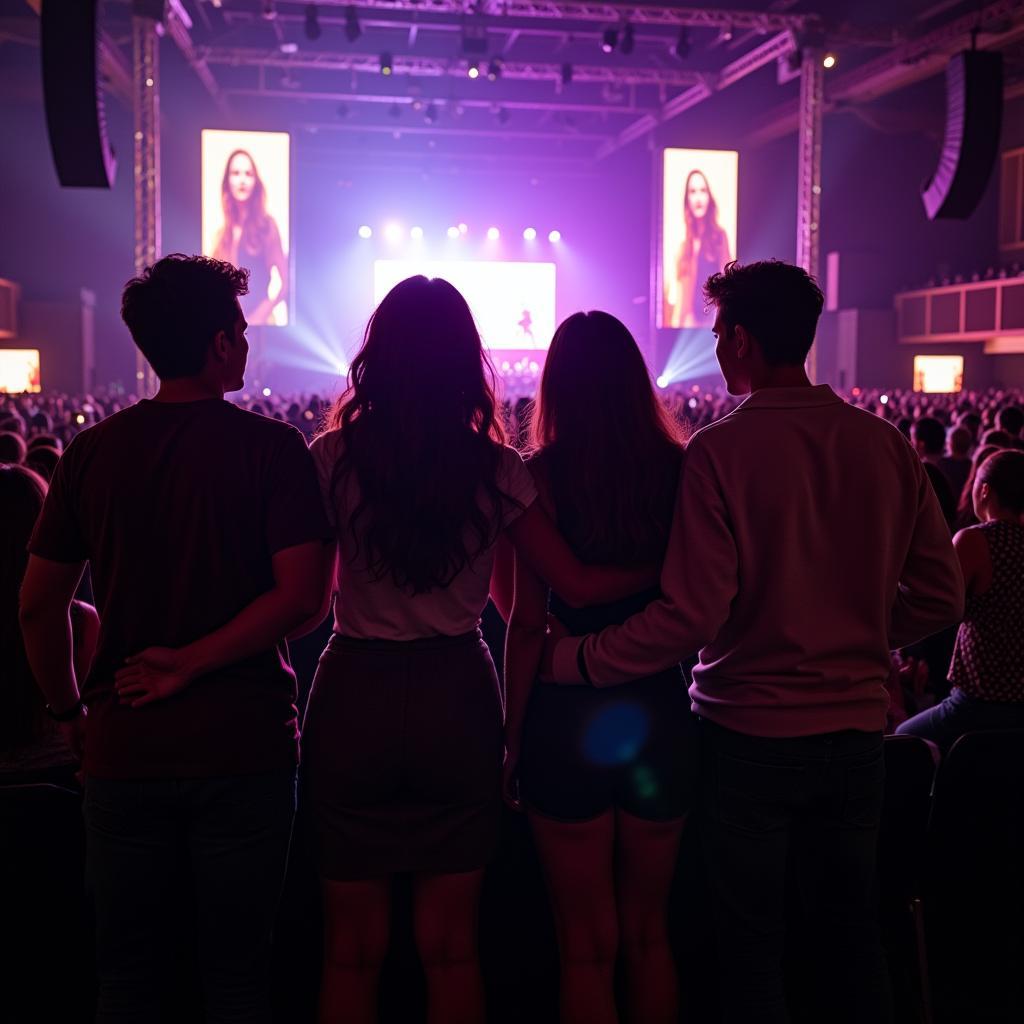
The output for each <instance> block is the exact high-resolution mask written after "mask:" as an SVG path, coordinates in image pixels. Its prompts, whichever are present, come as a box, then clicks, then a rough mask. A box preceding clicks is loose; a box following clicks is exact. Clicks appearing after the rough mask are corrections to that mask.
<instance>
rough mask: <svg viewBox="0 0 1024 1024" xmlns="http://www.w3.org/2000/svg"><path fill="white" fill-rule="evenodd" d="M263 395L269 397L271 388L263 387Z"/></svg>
mask: <svg viewBox="0 0 1024 1024" xmlns="http://www.w3.org/2000/svg"><path fill="white" fill-rule="evenodd" d="M263 397H264V398H269V397H270V388H264V389H263Z"/></svg>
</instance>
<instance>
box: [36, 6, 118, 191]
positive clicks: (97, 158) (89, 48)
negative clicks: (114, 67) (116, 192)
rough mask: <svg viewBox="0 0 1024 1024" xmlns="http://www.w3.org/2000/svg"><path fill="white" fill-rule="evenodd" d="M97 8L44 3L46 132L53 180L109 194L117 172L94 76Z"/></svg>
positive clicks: (42, 20) (96, 78)
mask: <svg viewBox="0 0 1024 1024" xmlns="http://www.w3.org/2000/svg"><path fill="white" fill-rule="evenodd" d="M99 2H100V0H45V2H44V3H43V7H42V14H41V25H40V28H41V50H42V63H43V99H44V102H45V104H46V127H47V131H48V132H49V136H50V149H51V150H52V152H53V163H54V166H55V167H56V169H57V178H58V180H59V181H60V183H61V185H64V186H66V187H72V188H110V187H111V185H113V183H114V173H115V171H116V169H117V161H116V160H115V159H114V151H113V150H112V149H111V148H110V143H109V141H108V140H107V123H106V117H105V116H104V112H103V94H102V92H101V91H100V83H99V78H98V76H97V56H96V17H97V8H98V6H99Z"/></svg>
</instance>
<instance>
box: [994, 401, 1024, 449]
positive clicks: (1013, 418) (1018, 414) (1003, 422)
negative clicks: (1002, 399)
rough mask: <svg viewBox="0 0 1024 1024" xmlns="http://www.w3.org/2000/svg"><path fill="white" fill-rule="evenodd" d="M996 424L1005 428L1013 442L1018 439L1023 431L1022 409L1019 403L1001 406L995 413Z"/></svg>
mask: <svg viewBox="0 0 1024 1024" xmlns="http://www.w3.org/2000/svg"><path fill="white" fill-rule="evenodd" d="M996 426H997V427H998V428H999V429H1000V430H1005V431H1006V433H1007V434H1009V435H1010V437H1011V438H1012V439H1013V440H1014V441H1015V442H1016V441H1020V439H1021V432H1022V431H1024V409H1022V408H1021V407H1020V406H1019V405H1005V406H1003V408H1002V409H1000V410H999V412H998V413H997V414H996Z"/></svg>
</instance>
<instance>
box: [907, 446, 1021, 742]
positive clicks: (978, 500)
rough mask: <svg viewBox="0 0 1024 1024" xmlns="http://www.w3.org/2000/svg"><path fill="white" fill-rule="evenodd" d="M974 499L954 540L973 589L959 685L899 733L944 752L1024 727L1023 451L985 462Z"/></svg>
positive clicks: (957, 662)
mask: <svg viewBox="0 0 1024 1024" xmlns="http://www.w3.org/2000/svg"><path fill="white" fill-rule="evenodd" d="M972 497H973V501H974V512H975V515H976V516H977V517H978V525H977V526H971V527H969V528H968V529H966V530H961V531H960V532H959V533H958V534H957V535H956V537H955V538H954V539H953V545H954V547H955V548H956V552H957V555H958V556H959V558H960V566H961V568H962V569H963V574H964V582H965V583H966V586H967V607H966V610H965V612H964V621H963V622H962V623H961V625H960V630H959V632H958V633H957V637H956V647H955V648H954V651H953V661H952V664H951V665H950V667H949V681H950V682H951V683H952V684H953V689H952V692H951V693H950V695H949V696H948V697H947V698H946V699H945V700H944V701H942V702H941V703H940V704H937V705H936V706H935V707H933V708H929V709H928V710H927V711H923V712H922V713H921V714H919V715H915V717H913V718H911V719H910V720H909V721H906V722H904V723H903V724H902V725H901V726H900V727H899V729H898V730H897V732H899V733H900V734H901V735H902V734H910V735H912V736H923V737H924V738H925V739H929V740H932V741H933V742H934V743H936V744H938V746H939V747H940V749H941V750H942V751H943V752H945V751H946V750H948V749H949V748H950V747H951V746H952V745H953V743H954V742H955V741H956V739H957V737H958V736H962V735H963V734H964V733H965V732H974V731H976V730H978V729H1010V728H1024V452H1022V451H1013V450H1001V451H997V452H995V453H994V454H992V455H990V456H989V457H988V458H987V459H985V461H984V462H982V463H981V465H980V467H979V468H978V475H977V477H976V478H975V482H974V491H973V495H972Z"/></svg>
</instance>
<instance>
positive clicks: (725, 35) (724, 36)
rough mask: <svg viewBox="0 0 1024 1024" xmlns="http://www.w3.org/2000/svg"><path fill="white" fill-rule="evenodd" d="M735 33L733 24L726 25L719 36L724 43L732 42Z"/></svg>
mask: <svg viewBox="0 0 1024 1024" xmlns="http://www.w3.org/2000/svg"><path fill="white" fill-rule="evenodd" d="M733 35H734V32H733V27H732V25H726V26H725V28H723V29H722V31H721V34H720V36H719V38H720V39H721V40H722V42H723V43H731V42H732V37H733Z"/></svg>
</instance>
